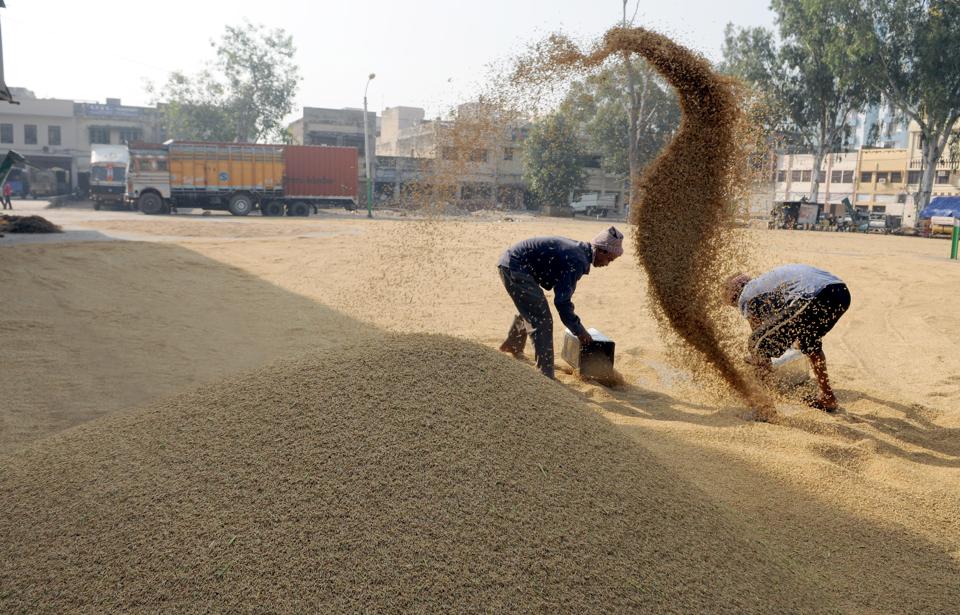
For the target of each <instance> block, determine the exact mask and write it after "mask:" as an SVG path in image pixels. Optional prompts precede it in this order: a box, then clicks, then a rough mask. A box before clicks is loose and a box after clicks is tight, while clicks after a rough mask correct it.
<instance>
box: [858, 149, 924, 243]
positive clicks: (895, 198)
mask: <svg viewBox="0 0 960 615" xmlns="http://www.w3.org/2000/svg"><path fill="white" fill-rule="evenodd" d="M907 159H908V156H907V150H905V149H862V150H860V152H859V156H858V164H857V175H856V179H857V184H856V188H855V194H854V198H853V204H854V206H855V207H856V208H857V209H859V210H861V211H869V212H871V213H885V214H887V215H891V216H897V217H899V218H900V219H901V221H902V223H903V224H905V225H907V226H910V225H912V224H913V217H912V215H911V214H910V212H909V211H908V210H909V207H907V201H908V195H907V179H908V178H907ZM911 202H912V200H911Z"/></svg>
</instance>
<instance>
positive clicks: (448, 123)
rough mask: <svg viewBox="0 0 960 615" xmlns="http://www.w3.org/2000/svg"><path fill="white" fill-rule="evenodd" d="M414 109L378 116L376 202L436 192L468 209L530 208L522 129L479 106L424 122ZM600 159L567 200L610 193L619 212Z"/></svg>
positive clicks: (616, 182)
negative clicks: (524, 173)
mask: <svg viewBox="0 0 960 615" xmlns="http://www.w3.org/2000/svg"><path fill="white" fill-rule="evenodd" d="M424 116H425V114H424V110H423V109H420V108H418V107H390V108H387V109H385V110H384V111H383V115H382V118H381V127H380V136H379V138H378V139H377V152H378V154H381V155H378V157H377V173H376V194H377V199H378V201H379V202H390V201H397V200H399V201H402V200H404V199H405V198H411V197H413V195H414V193H415V191H421V193H422V191H424V190H429V189H432V190H434V191H436V190H443V191H444V192H445V194H447V195H448V198H449V199H450V200H451V201H456V202H459V203H460V204H462V205H465V206H467V207H469V208H474V207H494V208H521V207H524V205H525V204H526V203H528V202H529V199H528V198H527V191H526V185H525V184H524V181H523V159H522V158H523V157H522V147H523V142H524V140H525V139H526V137H527V133H528V131H529V125H528V122H527V121H526V120H524V119H523V118H517V117H512V116H507V115H504V114H503V113H502V112H501V111H500V110H499V109H497V108H496V107H494V106H492V105H487V104H484V103H483V102H472V103H465V104H462V105H460V106H458V107H457V109H456V111H455V113H454V115H453V117H452V118H451V119H448V120H441V119H439V118H437V119H433V120H427V119H425V117H424ZM600 162H601V161H600V157H599V156H588V157H587V158H586V159H585V160H584V162H583V165H584V170H585V171H586V173H587V185H586V187H585V188H584V190H581V191H579V192H578V193H576V194H573V195H571V196H572V198H574V199H576V198H578V197H579V196H580V194H583V193H587V192H596V193H599V194H601V195H606V194H615V195H616V203H617V209H618V211H623V209H624V206H625V203H624V199H623V193H624V189H625V181H624V178H620V177H617V176H614V175H611V174H608V173H604V172H603V171H602V170H601V168H600V166H601V165H600Z"/></svg>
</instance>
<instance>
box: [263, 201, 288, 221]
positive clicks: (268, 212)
mask: <svg viewBox="0 0 960 615" xmlns="http://www.w3.org/2000/svg"><path fill="white" fill-rule="evenodd" d="M260 213H261V214H262V215H264V216H271V217H273V216H282V215H283V203H280V202H278V201H270V202H269V203H264V204H263V205H261V206H260Z"/></svg>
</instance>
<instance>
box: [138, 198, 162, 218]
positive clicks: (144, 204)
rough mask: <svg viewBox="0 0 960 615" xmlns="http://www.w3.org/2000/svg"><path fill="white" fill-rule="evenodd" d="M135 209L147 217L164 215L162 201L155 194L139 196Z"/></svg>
mask: <svg viewBox="0 0 960 615" xmlns="http://www.w3.org/2000/svg"><path fill="white" fill-rule="evenodd" d="M137 207H138V208H139V209H140V211H142V212H143V213H145V214H147V215H148V216H155V215H157V214H161V213H164V207H163V199H161V198H160V195H159V194H157V193H155V192H148V193H146V194H141V195H140V198H139V199H137Z"/></svg>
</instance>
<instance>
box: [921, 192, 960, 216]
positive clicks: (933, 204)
mask: <svg viewBox="0 0 960 615" xmlns="http://www.w3.org/2000/svg"><path fill="white" fill-rule="evenodd" d="M934 216H937V217H943V218H960V196H938V197H936V198H934V199H933V200H932V201H930V204H929V205H927V206H926V207H924V208H923V211H921V212H920V219H921V220H925V219H927V218H933V217H934Z"/></svg>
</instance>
